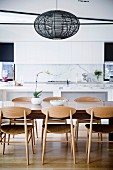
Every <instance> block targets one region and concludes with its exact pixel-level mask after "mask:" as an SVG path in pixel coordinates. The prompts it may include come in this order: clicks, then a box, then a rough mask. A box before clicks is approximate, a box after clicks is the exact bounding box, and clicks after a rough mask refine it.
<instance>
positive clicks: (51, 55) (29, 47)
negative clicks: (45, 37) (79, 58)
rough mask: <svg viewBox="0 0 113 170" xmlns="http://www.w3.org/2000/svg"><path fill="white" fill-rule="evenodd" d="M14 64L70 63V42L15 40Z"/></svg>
mask: <svg viewBox="0 0 113 170" xmlns="http://www.w3.org/2000/svg"><path fill="white" fill-rule="evenodd" d="M14 49H15V64H71V43H70V42H62V41H57V42H55V41H53V42H52V41H51V42H16V43H15V46H14Z"/></svg>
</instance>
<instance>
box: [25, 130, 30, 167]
mask: <svg viewBox="0 0 113 170" xmlns="http://www.w3.org/2000/svg"><path fill="white" fill-rule="evenodd" d="M25 145H26V160H27V165H29V147H28V133H27V134H25Z"/></svg>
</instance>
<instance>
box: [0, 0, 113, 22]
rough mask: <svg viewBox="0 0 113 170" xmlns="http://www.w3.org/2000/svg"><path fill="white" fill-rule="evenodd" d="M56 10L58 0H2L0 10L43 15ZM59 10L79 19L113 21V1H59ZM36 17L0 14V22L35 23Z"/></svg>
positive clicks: (0, 0)
mask: <svg viewBox="0 0 113 170" xmlns="http://www.w3.org/2000/svg"><path fill="white" fill-rule="evenodd" d="M53 9H56V0H0V10H12V11H20V12H31V13H39V14H41V13H43V12H45V11H49V10H53ZM57 9H61V10H65V11H69V12H71V13H73V14H75V15H76V16H77V17H91V18H104V19H113V0H89V2H80V1H78V0H57ZM35 18H36V16H31V15H21V14H10V13H1V12H0V22H33V21H34V20H35Z"/></svg>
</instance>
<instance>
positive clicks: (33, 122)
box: [12, 97, 38, 144]
mask: <svg viewBox="0 0 113 170" xmlns="http://www.w3.org/2000/svg"><path fill="white" fill-rule="evenodd" d="M12 102H24V103H25V102H31V97H17V98H14V99H12ZM29 122H30V121H29ZM31 123H32V124H33V126H34V127H35V129H34V128H33V136H34V137H35V132H36V137H37V138H38V126H37V120H35V119H34V120H31ZM34 144H35V139H34Z"/></svg>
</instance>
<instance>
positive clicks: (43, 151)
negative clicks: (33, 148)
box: [42, 129, 47, 164]
mask: <svg viewBox="0 0 113 170" xmlns="http://www.w3.org/2000/svg"><path fill="white" fill-rule="evenodd" d="M46 135H47V132H46V130H45V129H44V137H43V148H42V164H44V155H45V148H46Z"/></svg>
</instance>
